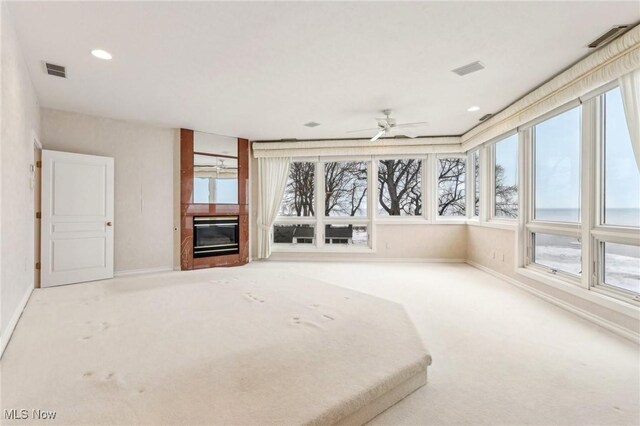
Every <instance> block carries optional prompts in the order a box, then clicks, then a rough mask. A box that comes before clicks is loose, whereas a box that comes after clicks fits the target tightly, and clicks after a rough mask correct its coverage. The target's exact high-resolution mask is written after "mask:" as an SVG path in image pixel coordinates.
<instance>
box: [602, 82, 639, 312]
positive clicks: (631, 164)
mask: <svg viewBox="0 0 640 426" xmlns="http://www.w3.org/2000/svg"><path fill="white" fill-rule="evenodd" d="M599 102H600V106H601V108H600V110H601V117H600V120H601V123H602V126H601V127H602V129H603V130H602V133H601V136H602V145H601V147H600V154H601V156H600V166H599V167H600V171H601V175H600V180H601V184H600V186H599V188H600V190H601V193H600V194H598V195H599V196H598V200H599V201H600V206H599V208H598V211H599V213H600V220H599V223H598V226H597V227H596V229H593V230H591V234H592V236H593V239H594V246H595V247H597V248H598V249H597V250H596V253H594V259H595V261H596V263H597V265H598V270H597V271H596V276H597V280H596V282H595V284H594V286H595V287H597V288H599V289H601V290H604V291H607V292H611V294H615V295H618V296H624V297H629V296H631V297H635V298H636V299H637V300H640V238H639V237H638V235H640V234H639V231H640V171H638V166H637V165H636V161H635V157H634V154H633V149H632V146H631V138H630V136H629V129H628V127H627V121H626V117H625V115H624V108H623V105H622V95H621V93H620V88H615V89H613V90H609V91H608V92H606V93H604V94H603V95H601V96H600V98H599Z"/></svg>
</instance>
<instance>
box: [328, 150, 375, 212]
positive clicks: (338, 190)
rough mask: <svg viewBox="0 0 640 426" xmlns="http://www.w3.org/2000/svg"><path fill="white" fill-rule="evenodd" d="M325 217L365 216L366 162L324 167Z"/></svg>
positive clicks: (344, 162) (338, 163) (332, 164)
mask: <svg viewBox="0 0 640 426" xmlns="http://www.w3.org/2000/svg"><path fill="white" fill-rule="evenodd" d="M324 189H325V198H324V214H325V216H367V162H365V161H336V162H331V163H326V164H325V165H324Z"/></svg>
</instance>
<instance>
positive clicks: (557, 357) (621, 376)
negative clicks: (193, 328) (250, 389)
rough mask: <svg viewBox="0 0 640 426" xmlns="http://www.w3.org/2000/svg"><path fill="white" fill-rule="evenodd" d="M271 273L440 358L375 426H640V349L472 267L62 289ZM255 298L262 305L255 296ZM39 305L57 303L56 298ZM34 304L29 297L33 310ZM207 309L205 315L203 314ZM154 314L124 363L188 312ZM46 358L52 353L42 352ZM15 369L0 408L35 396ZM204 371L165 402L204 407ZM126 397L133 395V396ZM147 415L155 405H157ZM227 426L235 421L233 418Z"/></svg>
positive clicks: (70, 359)
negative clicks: (319, 285) (388, 320)
mask: <svg viewBox="0 0 640 426" xmlns="http://www.w3.org/2000/svg"><path fill="white" fill-rule="evenodd" d="M169 277H170V278H169ZM270 277H278V280H282V281H283V282H286V283H289V284H291V285H303V283H304V282H305V281H309V280H321V281H324V282H327V283H330V284H335V285H338V286H341V287H344V288H347V289H351V290H356V291H358V292H361V293H365V294H369V295H373V296H376V297H378V298H382V299H387V300H390V301H393V302H397V303H399V304H401V305H403V306H404V308H405V310H406V312H407V313H408V315H409V317H410V318H411V320H412V321H413V323H414V325H415V326H416V328H417V330H418V332H419V334H420V335H421V337H422V339H423V341H424V342H425V343H426V346H427V347H428V349H429V352H430V353H431V356H432V358H433V364H432V365H431V366H430V367H429V380H428V383H427V385H426V386H424V387H422V388H420V389H418V390H417V391H416V392H414V393H413V394H411V395H409V396H408V397H406V398H405V399H403V400H402V401H400V402H399V403H398V404H396V405H394V406H393V407H391V408H390V409H388V410H386V411H385V412H383V413H382V414H381V415H379V416H378V417H376V418H375V419H373V421H372V422H371V423H372V424H375V425H383V424H385V425H386V424H394V425H396V424H402V425H423V424H424V425H428V424H433V425H439V424H505V425H524V424H529V425H637V424H640V362H639V361H640V347H639V346H638V345H636V344H634V343H632V342H630V341H628V340H625V339H623V338H621V337H618V336H616V335H614V334H612V333H610V332H608V331H607V330H604V329H602V328H601V327H599V326H597V325H594V324H592V323H590V322H588V321H586V320H583V319H581V318H579V317H577V316H575V315H573V314H571V313H569V312H567V311H564V310H562V309H561V308H558V307H556V306H554V305H551V304H549V303H547V302H545V301H543V300H541V299H539V298H536V297H535V296H533V295H531V294H529V293H527V292H525V291H523V290H521V289H519V288H517V287H514V286H513V285H511V284H508V283H506V282H503V281H501V280H499V279H496V278H495V277H493V276H491V275H489V274H486V273H484V272H482V271H479V270H477V269H475V268H473V267H471V266H468V265H464V264H417V263H416V264H410V263H407V264H398V263H395V264H394V263H320V262H317V263H311V262H306V263H301V262H254V263H251V264H250V265H248V266H245V267H242V268H232V269H215V270H207V271H196V272H185V273H168V274H158V275H156V276H144V277H142V276H141V277H129V278H119V279H115V280H111V281H106V282H102V283H89V284H82V285H76V286H67V287H65V291H66V292H71V293H76V296H77V297H76V300H77V302H76V303H78V304H82V305H84V306H92V304H94V303H95V302H97V301H98V300H100V298H101V297H103V296H104V293H103V292H104V288H101V286H103V285H105V284H112V285H114V284H116V285H121V284H122V283H123V282H125V283H130V288H129V289H128V292H129V293H130V294H132V295H133V294H135V293H136V292H138V293H139V292H140V291H141V290H140V289H141V287H145V285H144V283H149V282H151V280H153V279H155V280H158V279H160V280H178V281H182V282H184V283H185V285H186V286H188V285H189V283H190V282H191V283H193V282H194V281H202V280H221V281H227V283H228V284H229V285H233V282H245V281H249V280H251V281H253V282H254V284H255V285H257V286H259V284H260V283H261V282H263V281H265V280H269V279H272V278H270ZM186 288H188V287H185V289H186ZM167 290H168V289H167V288H166V286H163V285H159V286H158V288H157V291H160V292H161V291H167ZM126 293H127V292H126V291H125V292H123V294H122V295H121V300H120V303H124V304H125V305H126V304H127V301H128V300H135V298H131V297H127V294H126ZM42 294H45V292H43V291H36V292H35V293H34V296H37V297H42V296H41V295H42ZM251 294H252V295H254V293H251ZM34 296H32V299H33V298H34ZM255 297H258V298H260V295H259V294H258V292H257V291H256V292H255ZM40 302H41V303H43V302H44V303H53V302H54V299H52V300H50V301H49V300H46V299H45V300H42V301H40ZM31 304H32V302H31V301H30V302H29V306H28V308H27V309H29V307H30V306H31ZM201 305H202V304H199V305H198V306H199V309H206V306H205V305H202V306H201ZM75 308H78V307H77V306H76V307H74V306H72V305H69V306H66V309H68V310H73V309H75ZM44 309H50V307H49V308H46V307H45V308H44ZM83 309H85V308H84V307H83ZM136 309H137V305H136V304H135V303H130V304H129V306H128V312H129V313H128V314H127V315H128V318H131V319H132V320H133V319H134V318H135V313H136ZM158 309H159V310H162V309H164V311H165V312H166V316H167V321H166V322H165V323H164V326H163V327H149V328H148V329H141V330H138V333H139V339H140V342H138V343H137V344H136V345H135V347H132V348H126V347H123V348H122V350H121V353H120V354H119V355H118V356H119V357H121V358H122V362H123V363H126V362H127V361H126V360H127V359H135V358H136V357H137V356H139V355H140V351H142V352H144V351H143V349H144V348H145V347H146V346H148V345H157V344H159V343H160V344H161V343H162V341H163V339H164V338H166V337H167V336H172V325H171V321H170V318H171V316H172V315H180V313H181V311H180V309H188V307H186V306H182V305H181V304H180V303H178V302H168V303H167V305H166V306H160V307H158ZM99 314H100V312H99V311H98V310H96V311H95V318H94V319H93V320H91V319H90V320H88V321H93V322H92V323H91V324H87V325H86V326H87V330H89V331H95V332H96V333H99V332H100V330H101V329H102V328H104V327H105V326H106V327H111V328H110V331H111V332H115V333H118V327H117V326H113V324H111V323H108V324H102V322H101V321H100V319H99V316H100V315H99ZM329 315H330V313H329ZM23 318H24V317H23ZM121 319H122V320H123V321H124V320H126V319H127V317H123V318H121ZM21 321H22V320H21ZM226 326H227V327H232V326H233V324H226ZM24 330H25V328H24V327H21V324H19V325H18V328H17V330H16V333H15V334H14V337H13V339H12V341H11V342H10V343H9V347H8V348H7V351H10V350H12V345H13V344H14V343H15V342H14V339H16V340H18V339H20V338H21V337H24V336H20V333H22V332H23V331H24ZM88 335H89V334H88ZM176 338H177V337H176ZM77 344H79V345H81V344H84V345H86V344H89V345H98V346H97V347H96V348H97V350H99V349H100V346H99V345H100V341H99V339H88V340H87V341H79V342H78V343H77ZM136 348H137V349H136ZM187 348H188V345H186V346H185V349H184V351H185V353H180V354H177V355H180V356H182V357H184V356H188V349H187ZM40 350H41V351H42V352H43V353H45V354H46V353H47V351H49V353H51V348H48V347H46V346H45V347H41V348H40ZM98 353H99V352H98ZM21 355H22V354H21ZM55 355H56V357H57V359H56V362H55V363H53V364H52V365H56V366H59V367H57V368H67V367H65V364H72V363H74V352H73V348H68V350H67V351H66V352H61V353H56V354H55ZM23 356H24V357H27V358H28V357H30V356H31V355H30V354H23ZM5 357H6V355H5ZM241 361H242V360H241ZM171 362H172V361H171V357H168V358H167V357H164V358H155V359H149V360H148V364H149V368H148V370H146V371H147V373H146V374H156V375H158V373H157V372H158V371H160V372H161V371H166V369H167V368H168V366H170V364H171ZM244 362H245V363H248V362H249V360H244ZM247 365H248V364H247ZM9 367H10V366H9V365H8V363H7V361H6V360H5V359H3V362H2V385H3V386H2V390H1V392H2V395H1V396H2V397H3V400H6V399H7V397H8V396H9V395H10V396H11V399H14V398H15V392H18V393H22V394H25V393H28V392H29V389H28V388H26V387H24V386H20V385H19V383H18V384H16V383H15V382H14V381H12V382H11V383H13V384H12V385H11V388H10V389H8V388H7V384H8V383H7V381H6V375H7V369H8V368H9ZM380 367H384V366H382V365H381V366H380ZM34 368H39V367H38V366H35V367H34ZM154 371H155V372H156V373H152V372H154ZM87 372H91V370H87ZM93 373H95V371H94V372H93ZM93 373H92V374H93ZM98 373H99V374H102V373H103V372H102V371H99V372H98ZM104 373H107V374H108V373H109V372H104ZM187 373H188V374H187ZM202 375H203V373H202V371H198V370H194V371H185V376H184V377H183V379H184V380H182V379H181V380H180V381H179V383H172V382H167V383H164V384H163V386H165V387H166V388H167V392H165V394H166V395H167V399H166V401H164V403H165V404H167V405H171V404H176V401H179V402H181V403H183V404H196V406H197V404H198V403H200V404H205V403H206V399H205V398H204V396H203V395H200V396H198V394H197V393H196V394H195V395H194V394H193V393H192V394H191V396H192V399H187V398H184V397H183V393H184V392H185V391H186V390H187V389H189V385H190V384H194V385H196V386H199V385H200V384H202V381H203V380H205V379H204V378H203V377H202ZM144 376H145V372H141V377H140V379H141V380H142V379H146V380H148V379H149V378H148V377H146V378H145V377H144ZM158 376H159V377H161V376H162V375H161V374H159V375H158ZM100 377H101V380H102V382H104V383H103V385H104V386H118V384H119V383H118V380H121V379H122V378H121V377H117V376H115V377H114V378H113V380H111V381H110V380H107V379H110V378H107V377H106V376H105V377H102V376H100ZM85 379H86V378H85ZM345 380H348V378H347V377H345ZM293 385H295V384H294V383H292V386H293ZM41 386H43V387H46V388H47V389H49V392H51V393H55V392H56V391H57V389H56V383H53V382H52V383H47V382H43V383H42V384H41ZM172 388H173V390H175V392H172ZM140 389H142V391H143V392H149V391H150V390H149V389H148V388H146V389H145V388H140ZM138 391H139V390H138ZM129 397H130V398H132V399H133V398H136V395H130V396H129ZM193 398H195V401H193ZM71 402H73V401H70V403H71ZM85 403H86V404H88V406H86V407H85V408H88V409H91V408H92V407H91V406H90V404H92V403H94V404H96V403H99V402H98V401H94V402H91V401H85ZM42 408H43V409H46V408H47V407H42ZM53 408H55V407H53ZM127 409H128V408H127V404H123V403H121V402H118V401H113V410H112V411H113V416H112V417H111V418H105V419H103V420H104V423H110V422H111V423H113V422H119V423H120V424H123V423H126V422H127V420H128V419H130V418H129V417H127V415H128V413H127ZM156 409H157V407H156ZM148 410H149V411H151V410H154V407H152V406H149V407H148ZM189 416H190V417H188V420H191V421H192V422H193V421H194V419H195V420H196V421H197V420H198V417H197V416H198V413H190V414H189ZM197 422H198V423H215V419H213V418H209V419H202V418H201V417H200V421H197ZM218 423H220V422H218ZM226 423H227V424H228V423H230V421H229V419H227V421H226ZM282 423H287V422H286V421H283V422H282ZM290 423H295V420H294V421H292V422H290Z"/></svg>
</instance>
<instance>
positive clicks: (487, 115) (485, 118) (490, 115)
mask: <svg viewBox="0 0 640 426" xmlns="http://www.w3.org/2000/svg"><path fill="white" fill-rule="evenodd" d="M491 117H493V114H485V115H483V116H482V117H480V119H479V121H487V120H488V119H490V118H491Z"/></svg>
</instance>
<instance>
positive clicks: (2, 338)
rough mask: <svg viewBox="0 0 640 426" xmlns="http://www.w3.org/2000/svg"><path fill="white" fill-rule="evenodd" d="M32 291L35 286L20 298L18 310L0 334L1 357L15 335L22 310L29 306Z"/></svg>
mask: <svg viewBox="0 0 640 426" xmlns="http://www.w3.org/2000/svg"><path fill="white" fill-rule="evenodd" d="M31 293H33V286H31V287H29V288H28V289H27V291H26V292H25V294H24V296H22V299H21V300H20V304H19V305H18V306H17V307H16V310H15V311H14V312H13V315H12V316H11V319H10V320H9V323H8V324H7V327H6V328H5V332H4V333H3V334H2V335H0V359H1V358H2V355H3V354H4V350H5V349H6V348H7V345H8V344H9V341H10V340H11V336H12V335H13V332H14V330H15V329H16V326H17V325H18V321H19V320H20V316H22V312H23V311H24V309H25V308H26V307H27V303H28V302H29V298H30V297H31Z"/></svg>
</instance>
